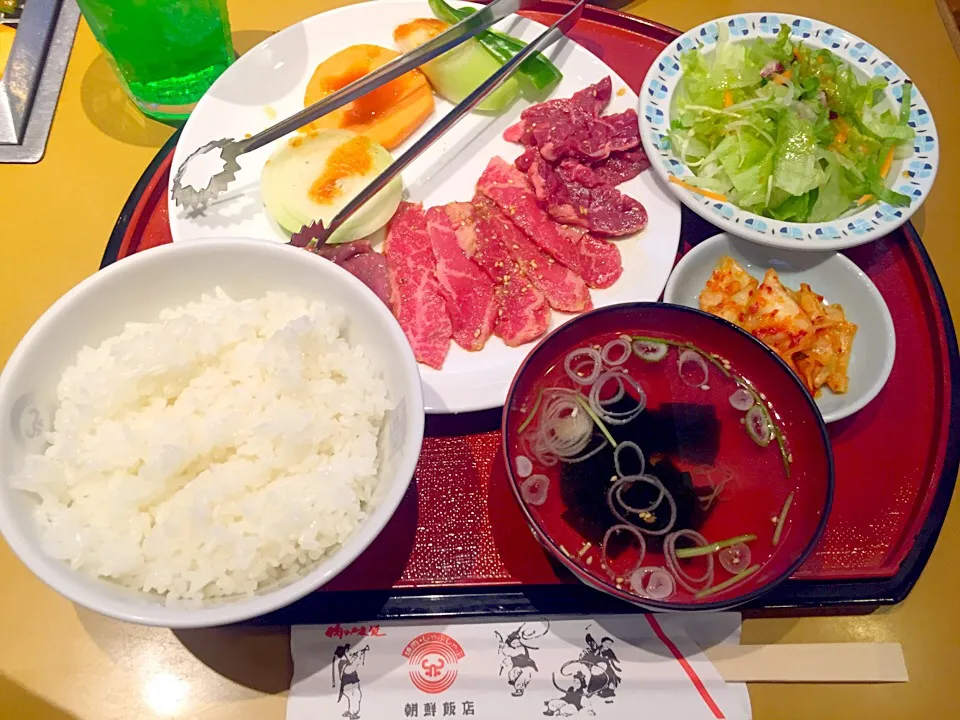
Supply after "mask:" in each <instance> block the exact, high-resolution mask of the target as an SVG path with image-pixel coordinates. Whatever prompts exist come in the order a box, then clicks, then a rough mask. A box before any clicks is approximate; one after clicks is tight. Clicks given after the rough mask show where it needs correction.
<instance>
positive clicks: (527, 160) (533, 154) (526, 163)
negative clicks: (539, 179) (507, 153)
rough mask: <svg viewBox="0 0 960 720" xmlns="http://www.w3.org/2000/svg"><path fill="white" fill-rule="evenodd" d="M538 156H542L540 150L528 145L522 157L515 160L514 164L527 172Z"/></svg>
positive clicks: (521, 170) (523, 171) (518, 168)
mask: <svg viewBox="0 0 960 720" xmlns="http://www.w3.org/2000/svg"><path fill="white" fill-rule="evenodd" d="M538 157H540V151H539V150H537V149H536V148H535V147H528V148H527V149H526V150H524V151H523V154H521V155H520V157H518V158H517V159H516V160H514V161H513V164H514V166H515V167H516V168H517V170H519V171H520V172H522V173H525V172H527V170H529V169H530V166H531V165H533V161H534V160H536V159H537V158H538Z"/></svg>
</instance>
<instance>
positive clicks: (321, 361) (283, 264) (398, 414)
mask: <svg viewBox="0 0 960 720" xmlns="http://www.w3.org/2000/svg"><path fill="white" fill-rule="evenodd" d="M0 419H2V423H0V532H2V533H3V536H4V538H5V539H6V541H7V543H9V545H10V547H11V548H12V549H13V551H14V552H15V553H16V554H17V555H18V556H19V557H20V558H21V560H22V561H23V562H24V563H25V564H26V565H27V567H29V568H30V569H31V570H32V571H33V572H34V573H36V575H38V576H39V577H40V578H41V579H42V580H43V581H44V582H46V583H47V584H48V585H50V586H51V587H52V588H54V589H55V590H57V591H58V592H60V593H61V594H63V595H64V596H66V597H67V598H69V599H70V600H72V601H74V602H76V603H79V604H81V605H84V606H86V607H88V608H90V609H92V610H95V611H98V612H101V613H103V614H105V615H110V616H113V617H116V618H119V619H122V620H126V621H130V622H136V623H142V624H147V625H159V626H164V627H172V628H184V627H204V626H213V625H222V624H226V623H231V622H238V621H241V620H245V619H248V618H252V617H256V616H259V615H262V614H264V613H267V612H270V611H272V610H275V609H277V608H280V607H283V606H285V605H287V604H289V603H291V602H293V601H294V600H296V599H298V598H300V597H302V596H304V595H306V594H307V593H309V592H311V591H313V590H316V589H317V588H319V587H320V586H322V585H324V584H325V583H327V582H328V581H329V580H330V579H331V578H333V577H334V576H336V575H337V573H339V572H340V571H341V570H342V569H343V568H345V567H346V566H347V565H349V564H350V563H351V562H352V561H353V560H354V559H355V558H356V557H357V556H358V555H359V554H360V553H362V552H363V551H364V550H365V549H366V548H367V546H368V545H369V544H370V543H371V542H372V541H373V539H374V538H375V537H376V536H377V535H378V534H379V533H380V531H381V530H382V529H383V528H384V526H385V525H386V524H387V522H388V521H389V520H390V518H391V516H392V515H393V513H394V511H395V510H396V508H397V506H398V504H399V503H400V501H401V499H402V498H403V496H404V494H405V492H406V491H407V488H408V486H409V484H410V480H411V478H412V476H413V472H414V468H415V466H416V463H417V458H418V456H419V452H420V445H421V442H422V440H423V423H424V413H423V395H422V392H421V386H420V375H419V372H418V370H417V365H416V362H415V360H414V357H413V353H412V352H411V350H410V347H409V345H408V344H407V341H406V339H405V338H404V335H403V332H402V330H401V329H400V327H399V325H398V324H397V323H396V321H395V320H394V318H393V316H392V314H391V313H390V310H389V309H388V308H387V307H386V306H385V305H384V304H383V303H382V302H381V301H380V300H379V299H378V298H377V297H376V295H374V293H373V292H371V291H370V290H369V289H368V288H367V287H366V286H365V285H363V284H362V283H361V282H360V281H359V280H357V279H356V278H354V277H353V276H352V275H350V274H349V273H347V272H346V271H344V270H342V269H341V268H339V267H337V266H336V265H334V264H333V263H330V262H328V261H327V260H324V259H322V258H320V257H317V256H316V255H314V254H312V253H308V252H305V251H303V250H298V249H295V248H291V247H288V246H283V245H276V244H274V243H268V242H263V241H260V240H246V239H218V240H208V241H203V242H194V243H177V244H173V245H167V246H164V247H160V248H156V249H152V250H147V251H145V252H143V253H139V254H137V255H135V256H133V257H131V258H128V259H125V260H121V261H119V262H117V263H115V264H113V265H111V266H110V267H108V268H106V269H105V270H102V271H101V272H98V273H96V274H95V275H93V276H91V277H89V278H87V279H86V280H84V281H83V282H81V283H80V284H79V285H77V286H76V287H75V288H73V289H72V290H70V291H69V292H68V293H67V294H66V295H64V296H63V297H62V298H60V300H58V301H57V302H56V303H55V304H54V305H53V306H52V307H51V308H50V309H49V310H48V311H47V312H46V313H45V314H44V315H43V316H42V317H41V318H40V319H39V320H38V321H37V323H36V324H35V325H34V326H33V327H32V328H31V329H30V331H29V332H28V333H27V334H26V336H25V337H24V338H23V340H22V341H21V342H20V344H19V345H18V346H17V348H16V350H14V352H13V354H12V355H11V357H10V359H9V361H8V363H7V365H6V367H5V368H4V369H3V373H2V374H0Z"/></svg>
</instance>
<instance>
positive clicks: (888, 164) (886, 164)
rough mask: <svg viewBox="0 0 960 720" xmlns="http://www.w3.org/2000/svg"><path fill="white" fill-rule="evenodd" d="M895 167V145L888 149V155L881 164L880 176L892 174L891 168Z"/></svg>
mask: <svg viewBox="0 0 960 720" xmlns="http://www.w3.org/2000/svg"><path fill="white" fill-rule="evenodd" d="M892 167H893V147H891V148H890V149H889V150H888V151H887V156H886V157H885V158H884V159H883V165H881V166H880V177H882V178H886V177H887V175H889V174H890V168H892Z"/></svg>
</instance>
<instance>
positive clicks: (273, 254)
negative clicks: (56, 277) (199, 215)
mask: <svg viewBox="0 0 960 720" xmlns="http://www.w3.org/2000/svg"><path fill="white" fill-rule="evenodd" d="M218 286H219V287H221V288H223V289H224V290H225V291H226V292H227V293H228V294H229V295H230V296H231V297H233V299H235V300H237V299H245V298H251V297H259V296H262V295H263V294H264V293H265V292H267V291H284V292H287V293H290V294H295V295H300V296H302V297H304V298H307V299H309V300H320V301H323V302H325V303H326V304H328V305H340V306H342V307H344V308H346V309H347V310H348V314H349V318H350V320H349V325H348V328H347V331H346V332H347V338H348V340H349V341H351V343H360V344H362V345H363V346H364V347H365V348H369V349H370V351H371V354H372V356H374V357H378V358H382V359H383V360H384V362H383V365H382V369H383V372H384V377H385V381H386V385H387V389H388V393H389V396H390V399H391V400H392V401H393V403H394V407H395V409H394V410H392V411H390V416H389V417H388V419H387V421H386V423H385V427H386V428H387V432H381V437H380V441H379V447H380V472H379V477H380V486H379V488H378V490H377V497H376V498H375V503H376V506H375V508H374V509H373V511H372V512H371V513H370V514H369V515H368V517H367V518H366V519H365V520H364V522H363V523H362V524H361V525H360V526H359V527H358V528H357V529H356V530H355V531H354V532H353V534H352V535H351V536H350V537H349V539H348V540H347V541H346V542H345V543H344V544H343V545H342V546H340V547H339V548H338V549H337V550H335V551H334V552H332V553H331V554H330V555H328V556H326V557H325V558H323V559H322V560H321V561H320V562H319V563H318V564H317V565H315V566H313V567H312V568H311V569H310V570H309V571H307V572H306V573H305V574H304V575H303V576H301V577H298V578H297V579H296V580H294V581H292V582H288V583H286V584H283V585H280V586H277V587H271V588H267V589H264V590H263V591H261V594H257V595H255V596H253V597H240V598H236V599H224V600H219V601H210V602H208V603H206V604H203V605H201V606H199V607H189V606H180V605H176V606H172V605H171V606H168V605H167V604H166V602H165V601H164V599H163V598H161V597H160V596H159V595H156V594H148V593H144V592H137V591H134V590H131V589H129V588H126V587H123V586H121V585H119V584H116V583H113V582H110V581H107V580H104V579H96V578H93V577H90V576H88V575H85V574H82V573H80V572H78V571H75V570H72V569H71V568H70V567H69V566H68V565H67V564H66V563H64V562H61V561H59V560H56V559H53V558H51V557H49V556H48V555H46V554H45V553H44V551H43V550H42V548H41V544H40V539H39V536H38V528H37V526H36V523H35V520H34V518H33V513H32V512H31V504H32V503H34V502H36V500H35V499H34V498H33V497H32V496H30V495H28V494H27V493H25V492H23V491H20V490H17V489H14V488H12V487H11V486H10V482H9V481H10V477H11V476H12V475H13V474H14V473H15V472H16V471H17V470H18V469H19V468H20V467H21V466H22V463H23V458H24V456H25V455H26V454H28V453H30V452H38V451H41V450H42V449H43V447H44V442H45V441H44V439H43V433H42V432H36V429H37V427H38V426H37V423H38V422H39V423H42V424H43V429H44V430H46V429H49V428H50V423H51V420H52V418H53V415H54V410H55V407H56V401H55V398H56V386H57V383H58V381H59V379H60V376H61V374H62V372H63V370H64V369H65V368H66V367H67V366H69V365H70V364H72V363H73V362H74V361H75V358H76V354H77V351H79V350H80V348H81V347H83V346H84V345H94V346H95V345H97V344H99V343H100V342H102V341H103V340H105V339H106V338H108V337H110V336H113V335H116V334H118V333H120V332H121V331H122V330H123V328H124V325H125V323H127V322H130V321H156V319H157V316H158V314H159V312H160V311H161V310H162V309H164V308H169V307H174V306H178V305H183V304H185V303H187V302H190V301H193V300H197V299H199V297H200V295H201V294H203V293H210V292H212V291H213V290H214V289H215V288H216V287H218ZM0 418H2V420H3V422H2V427H0V533H2V534H3V536H4V538H5V539H6V541H7V543H9V545H10V547H11V548H12V549H13V551H14V552H15V553H16V554H17V555H18V556H19V557H20V559H21V560H22V561H23V562H24V564H25V565H26V566H27V567H28V568H30V570H32V571H33V572H34V573H35V574H36V575H37V576H38V577H39V578H40V579H41V580H43V581H44V582H45V583H47V584H48V585H49V586H50V587H52V588H53V589H54V590H56V591H57V592H59V593H61V594H62V595H64V596H65V597H67V598H68V599H70V600H72V601H73V602H76V603H78V604H80V605H83V606H85V607H87V608H90V609H91V610H95V611H97V612H100V613H102V614H104V615H109V616H112V617H115V618H118V619H121V620H126V621H129V622H134V623H141V624H145V625H156V626H162V627H170V628H187V627H207V626H215V625H223V624H227V623H232V622H239V621H242V620H245V619H249V618H252V617H256V616H259V615H263V614H265V613H268V612H271V611H273V610H276V609H278V608H281V607H283V606H285V605H288V604H289V603H291V602H293V601H295V600H297V599H299V598H301V597H303V596H304V595H306V594H307V593H310V592H312V591H314V590H316V589H317V588H318V587H320V586H322V585H324V584H325V583H327V582H329V581H330V580H331V579H332V578H333V577H335V576H336V575H337V574H338V573H339V572H340V571H342V570H343V569H344V568H345V567H347V566H348V565H349V564H350V563H351V562H352V561H353V560H354V559H355V558H356V557H357V556H358V555H360V553H362V552H363V551H364V550H365V549H366V548H367V546H368V545H369V544H370V543H371V542H372V541H373V540H374V538H376V536H377V535H378V534H379V533H380V531H381V530H382V529H383V527H384V526H385V525H386V524H387V522H388V521H389V520H390V518H391V517H392V516H393V513H394V511H395V510H396V508H397V506H398V505H399V503H400V501H401V499H402V498H403V496H404V494H405V493H406V491H407V488H408V486H409V484H410V480H411V478H412V476H413V472H414V468H415V467H416V463H417V458H418V457H419V453H420V446H421V443H422V440H423V425H424V412H423V393H422V390H421V385H420V374H419V371H418V369H417V365H416V362H415V360H414V357H413V353H412V352H411V350H410V346H409V345H408V343H407V341H406V338H405V337H404V335H403V331H402V330H401V329H400V326H399V325H398V324H397V322H396V321H395V320H394V318H393V316H392V314H391V313H390V310H389V309H388V308H387V307H386V306H385V305H384V304H383V303H382V302H381V301H380V300H379V299H378V298H377V297H376V295H374V294H373V292H371V291H370V290H369V289H368V288H367V287H366V286H365V285H364V284H363V283H361V282H360V281H359V280H357V279H356V278H355V277H353V276H352V275H350V274H349V273H348V272H346V271H345V270H343V269H341V268H340V267H337V266H336V265H334V264H333V263H331V262H328V261H327V260H324V259H322V258H320V257H318V256H316V255H313V254H311V253H308V252H305V251H302V250H296V249H294V248H291V247H288V246H284V245H275V244H273V243H265V242H262V241H260V240H247V239H218V240H209V241H206V242H199V243H178V244H175V245H166V246H163V247H160V248H155V249H151V250H147V251H145V252H143V253H139V254H137V255H135V256H133V257H131V258H128V259H125V260H121V261H119V262H117V263H115V264H114V265H111V266H110V267H108V268H106V269H105V270H102V271H101V272H98V273H96V274H95V275H92V276H91V277H88V278H86V279H85V280H83V281H82V282H81V283H80V284H78V285H77V286H76V287H74V288H73V289H72V290H70V291H69V292H68V293H66V294H65V295H64V296H63V297H62V298H60V299H59V300H58V301H57V302H56V303H54V305H53V306H52V307H51V308H50V309H49V310H47V312H46V313H44V315H43V316H42V317H41V318H40V319H39V320H38V321H37V322H36V324H35V325H34V326H33V327H32V328H31V329H30V331H29V332H28V333H27V334H26V335H25V336H24V338H23V340H21V342H20V344H19V345H18V346H17V348H16V349H15V350H14V352H13V354H12V355H11V357H10V359H9V361H8V363H7V365H6V367H5V368H4V369H3V373H2V374H0Z"/></svg>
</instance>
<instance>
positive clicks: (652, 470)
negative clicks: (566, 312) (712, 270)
mask: <svg viewBox="0 0 960 720" xmlns="http://www.w3.org/2000/svg"><path fill="white" fill-rule="evenodd" d="M503 443H504V457H505V458H506V462H507V472H508V476H509V478H510V484H511V487H512V488H513V491H514V494H515V495H516V497H517V500H518V502H519V503H520V505H521V507H522V508H523V511H524V513H525V514H526V517H527V519H528V521H529V522H530V525H531V526H532V527H533V529H534V532H535V533H536V535H537V537H538V538H539V539H540V541H541V542H542V543H543V545H544V546H545V547H546V548H547V549H548V550H549V551H550V552H551V553H553V554H554V555H555V556H556V557H557V559H558V560H559V561H560V562H561V563H563V564H564V565H565V566H566V567H567V568H569V569H570V570H571V571H572V572H573V573H574V574H575V575H576V576H577V577H578V578H579V579H580V580H582V581H583V582H585V583H586V584H588V585H590V586H592V587H595V588H597V589H599V590H602V591H603V592H606V593H609V594H611V595H614V596H616V597H618V598H621V599H623V600H627V601H629V602H632V603H635V604H637V605H640V606H642V607H645V608H648V609H651V610H689V609H695V610H719V609H723V608H729V607H732V606H735V605H739V604H741V603H746V602H749V601H751V600H753V599H755V598H757V597H758V596H759V595H761V594H762V593H764V592H767V591H769V590H770V589H771V588H773V587H774V586H775V585H777V583H780V582H782V581H783V580H785V579H786V578H787V577H789V576H790V575H791V573H793V572H794V570H796V568H797V567H798V566H799V565H800V564H801V563H802V562H803V561H804V559H805V558H806V557H807V555H808V554H809V553H810V551H811V550H812V549H813V546H814V545H815V544H816V542H817V540H818V539H819V538H820V535H821V533H822V532H823V528H824V526H825V524H826V521H827V515H828V513H829V511H830V504H831V499H832V495H833V458H832V455H831V452H830V444H829V440H828V438H827V432H826V427H825V426H824V423H823V418H822V417H821V416H820V412H819V411H818V409H817V407H816V405H815V404H814V402H813V399H812V398H811V397H810V395H809V394H808V393H807V391H806V390H805V389H804V387H803V386H802V385H801V383H800V381H799V380H798V379H797V377H796V376H795V375H794V373H793V372H792V371H791V370H790V368H789V367H788V366H787V365H786V364H785V363H784V362H783V361H782V360H781V359H780V358H779V357H778V356H777V355H776V354H775V353H774V352H772V351H771V350H770V349H769V348H767V347H766V346H765V345H764V344H763V343H761V342H759V341H758V340H756V339H755V338H753V337H752V336H750V335H749V334H747V333H745V332H743V331H742V330H740V329H738V328H737V327H735V326H734V325H732V324H730V323H728V322H726V321H725V320H721V319H719V318H716V317H714V316H712V315H708V314H706V313H703V312H700V311H698V310H692V309H690V308H686V307H681V306H679V305H668V304H663V303H633V304H626V305H614V306H610V307H606V308H603V309H600V310H595V311H593V312H589V313H587V314H585V315H582V316H580V317H578V318H575V319H573V320H571V321H570V322H568V323H566V324H564V325H563V326H562V327H560V328H559V329H557V330H556V331H555V332H553V333H552V334H550V335H549V336H548V337H546V338H545V339H544V340H543V341H542V342H541V343H540V344H539V345H538V346H537V347H536V348H535V349H534V350H533V351H532V352H531V353H530V355H529V356H528V357H527V359H526V361H525V362H524V363H523V365H522V366H521V368H520V371H519V372H518V374H517V376H516V378H515V379H514V382H513V385H512V387H511V388H510V393H509V395H508V397H507V403H506V405H505V406H504V411H503Z"/></svg>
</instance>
